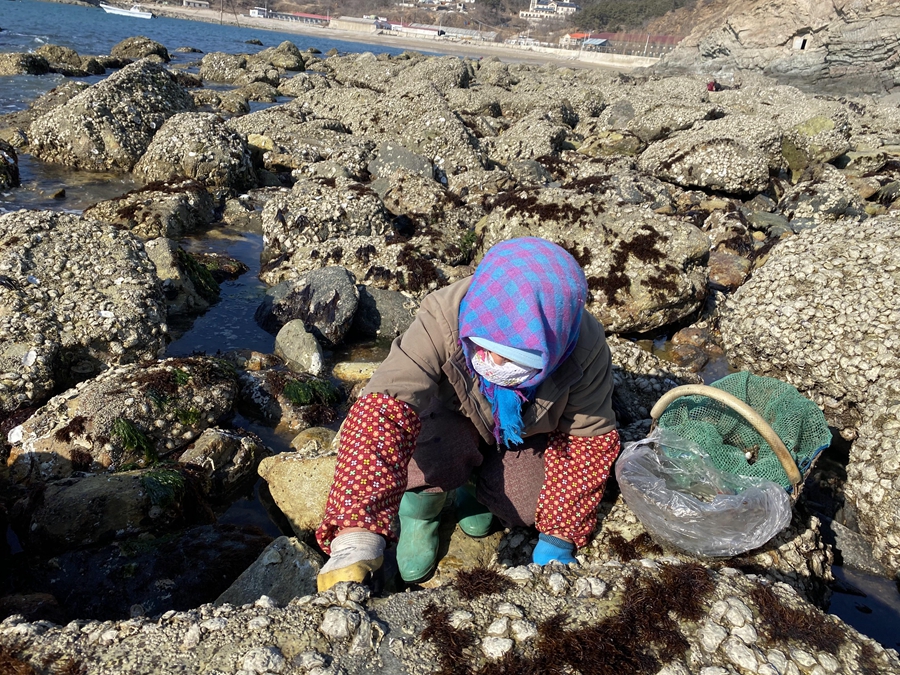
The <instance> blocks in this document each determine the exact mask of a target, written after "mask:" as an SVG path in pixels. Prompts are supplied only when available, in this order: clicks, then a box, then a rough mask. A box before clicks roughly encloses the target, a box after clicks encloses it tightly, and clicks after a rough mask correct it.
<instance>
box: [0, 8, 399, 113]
mask: <svg viewBox="0 0 900 675" xmlns="http://www.w3.org/2000/svg"><path fill="white" fill-rule="evenodd" d="M0 28H2V29H3V30H2V31H0V52H28V51H33V50H35V49H37V48H39V47H40V46H41V45H45V44H54V45H61V46H63V47H70V48H71V49H74V50H75V51H77V52H78V53H79V54H109V52H110V50H111V49H112V47H113V46H114V45H115V44H117V43H118V42H121V41H122V40H124V39H125V38H128V37H132V36H135V35H143V36H145V37H148V38H150V39H152V40H156V41H157V42H159V43H160V44H162V45H164V46H165V47H166V49H168V50H169V55H170V56H171V57H172V63H173V64H174V65H179V64H186V63H193V62H196V61H199V59H200V58H201V57H202V54H196V53H194V54H181V53H177V52H175V50H176V49H177V48H178V47H194V48H196V49H199V50H201V51H202V52H204V53H208V52H228V53H229V54H237V53H244V54H255V53H256V52H258V51H260V50H262V49H265V48H267V47H274V46H277V45H279V44H281V43H282V42H284V41H285V40H290V41H291V42H293V43H294V44H295V45H297V46H298V47H299V48H300V49H301V50H305V49H306V48H307V47H315V48H316V49H319V50H321V51H322V52H327V51H328V50H330V49H337V50H338V51H340V52H363V51H371V52H374V53H376V54H378V53H388V54H400V53H401V52H403V51H404V50H403V49H397V48H393V47H385V46H382V45H365V44H361V43H358V42H346V41H343V40H330V39H328V38H324V37H317V36H306V35H297V34H296V33H278V32H274V31H268V30H259V29H256V28H239V27H237V26H228V25H221V24H215V23H203V22H199V21H189V20H186V19H168V18H165V17H155V18H153V19H150V20H149V21H148V20H145V19H135V18H133V17H128V16H116V15H115V14H106V13H105V12H104V11H103V10H101V9H99V8H94V7H79V6H77V5H63V4H59V3H54V2H38V1H37V0H0ZM251 39H256V40H259V41H260V42H262V43H263V46H261V47H260V46H257V45H249V44H247V43H246V42H247V40H251ZM100 79H101V78H100V77H97V78H86V81H88V82H90V81H98V80H100ZM62 81H63V78H62V77H61V76H59V75H47V76H42V77H33V76H22V77H13V78H9V77H0V113H4V112H11V111H13V110H19V109H21V108H23V107H26V106H27V104H28V103H30V102H31V101H33V100H34V99H35V98H36V97H37V96H39V95H40V94H42V93H44V92H45V91H48V90H50V89H52V88H53V87H54V86H56V84H58V83H59V82H62Z"/></svg>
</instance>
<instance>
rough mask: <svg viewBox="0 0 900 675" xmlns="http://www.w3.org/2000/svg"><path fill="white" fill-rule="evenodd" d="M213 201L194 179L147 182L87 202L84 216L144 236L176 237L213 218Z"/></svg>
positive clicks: (203, 187)
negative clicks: (123, 192)
mask: <svg viewBox="0 0 900 675" xmlns="http://www.w3.org/2000/svg"><path fill="white" fill-rule="evenodd" d="M214 207H215V204H214V202H213V197H212V195H211V194H210V193H209V192H208V191H207V190H206V187H205V186H204V185H203V184H201V183H198V182H197V181H195V180H190V179H185V180H180V181H173V182H170V183H150V184H149V185H145V186H144V187H142V188H138V189H137V190H132V191H131V192H127V193H125V194H124V195H122V196H121V197H118V198H116V199H108V200H106V201H102V202H98V203H97V204H94V205H93V206H89V207H88V208H86V209H85V210H84V212H83V215H84V217H85V218H91V219H94V220H102V221H105V222H107V223H113V224H115V225H118V226H121V227H123V228H125V229H127V230H131V232H132V233H133V234H134V235H135V236H138V237H140V238H141V239H143V240H145V241H146V240H149V239H157V238H159V237H166V238H168V239H179V238H181V237H183V236H184V235H186V234H190V233H192V232H195V231H196V230H200V229H202V228H204V227H206V226H208V225H210V224H211V223H212V222H213V217H214V212H215V208H214Z"/></svg>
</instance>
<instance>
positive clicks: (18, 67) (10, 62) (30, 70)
mask: <svg viewBox="0 0 900 675" xmlns="http://www.w3.org/2000/svg"><path fill="white" fill-rule="evenodd" d="M49 72H50V64H49V63H48V62H47V59H45V58H44V57H43V56H40V55H38V54H29V53H27V52H25V53H23V52H4V53H2V54H0V75H46V74H47V73H49Z"/></svg>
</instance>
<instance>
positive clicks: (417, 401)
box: [360, 277, 616, 443]
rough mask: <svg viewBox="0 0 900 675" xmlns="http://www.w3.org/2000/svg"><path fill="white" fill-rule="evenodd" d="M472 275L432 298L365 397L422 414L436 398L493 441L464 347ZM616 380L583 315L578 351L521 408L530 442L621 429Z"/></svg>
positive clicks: (600, 336) (598, 334)
mask: <svg viewBox="0 0 900 675" xmlns="http://www.w3.org/2000/svg"><path fill="white" fill-rule="evenodd" d="M470 283H471V277H470V278H468V279H463V280H462V281H458V282H456V283H454V284H451V285H450V286H447V287H446V288H442V289H440V290H438V291H435V292H434V293H431V294H430V295H428V296H427V297H426V298H425V299H424V300H423V301H422V305H421V307H420V308H419V312H418V314H417V315H416V318H415V320H414V321H413V323H412V325H411V326H410V327H409V329H407V331H406V332H405V333H404V334H403V335H401V336H400V337H398V338H397V339H396V340H394V343H393V345H392V346H391V351H390V354H389V355H388V357H387V358H386V359H385V361H384V362H383V363H382V364H381V366H379V368H378V370H377V371H376V372H375V374H374V375H373V376H372V379H371V380H370V381H369V383H368V385H367V386H366V388H365V389H364V391H363V392H362V394H361V395H360V397H362V396H365V395H367V394H372V393H381V394H386V395H388V396H391V397H393V398H396V399H399V400H401V401H404V402H406V403H408V404H409V405H410V406H412V408H413V409H414V410H415V411H416V413H417V414H421V412H422V411H423V410H424V409H425V408H426V407H428V406H429V405H430V404H431V403H432V401H433V399H434V398H435V397H437V398H438V399H439V400H440V401H441V402H442V403H443V404H444V405H445V406H447V407H448V408H450V409H451V410H456V411H459V412H461V413H462V414H463V415H465V416H466V417H467V418H468V419H470V420H471V421H472V423H473V424H474V425H475V427H476V428H477V429H478V432H479V434H481V436H482V438H484V440H485V441H487V442H488V443H494V435H493V433H492V430H493V427H494V423H493V415H492V413H491V406H490V403H489V402H488V401H487V399H486V398H485V397H484V396H483V395H482V393H481V392H480V391H479V390H478V385H477V383H476V381H475V377H474V375H472V374H470V372H469V370H468V368H467V367H466V361H465V356H464V355H463V350H462V346H461V345H460V341H459V304H460V302H461V301H462V299H463V297H464V296H465V294H466V291H468V289H469V284H470ZM612 392H613V374H612V362H611V358H610V352H609V346H608V345H607V343H606V337H605V336H604V333H603V326H601V325H600V322H599V321H597V319H595V318H594V317H593V316H591V315H590V314H588V313H587V312H584V313H583V314H582V319H581V329H580V332H579V335H578V343H577V344H576V346H575V350H574V351H573V352H572V354H571V355H570V356H569V358H568V359H566V360H565V361H564V362H563V363H562V364H561V365H560V366H559V367H558V368H557V369H556V370H555V371H554V372H553V373H551V374H550V376H549V377H547V378H546V379H545V380H544V381H543V382H542V383H541V384H540V385H538V388H537V390H536V392H535V396H534V401H533V402H532V403H528V404H525V405H524V406H523V408H522V421H523V422H524V424H525V433H524V434H523V437H527V436H532V435H534V434H540V433H550V432H552V431H560V432H563V433H566V434H569V435H571V436H578V437H591V436H600V435H602V434H605V433H607V432H609V431H612V430H613V429H615V428H616V418H615V413H614V412H613V408H612Z"/></svg>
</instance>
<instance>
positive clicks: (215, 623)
mask: <svg viewBox="0 0 900 675" xmlns="http://www.w3.org/2000/svg"><path fill="white" fill-rule="evenodd" d="M227 625H228V619H223V618H221V617H217V618H215V619H207V620H206V621H204V622H203V623H201V624H200V627H201V628H202V629H204V630H208V631H214V630H222V629H223V628H225V627H226V626H227Z"/></svg>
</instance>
